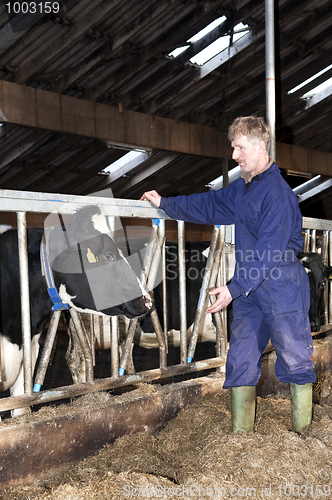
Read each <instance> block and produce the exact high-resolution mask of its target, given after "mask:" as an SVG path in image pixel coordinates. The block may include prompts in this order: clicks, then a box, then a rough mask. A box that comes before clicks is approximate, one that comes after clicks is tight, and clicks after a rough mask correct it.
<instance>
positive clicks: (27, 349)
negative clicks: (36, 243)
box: [17, 212, 32, 394]
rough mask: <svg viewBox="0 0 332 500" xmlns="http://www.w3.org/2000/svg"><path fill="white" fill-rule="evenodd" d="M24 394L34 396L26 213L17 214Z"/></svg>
mask: <svg viewBox="0 0 332 500" xmlns="http://www.w3.org/2000/svg"><path fill="white" fill-rule="evenodd" d="M17 237H18V255H19V269H20V293H21V324H22V343H23V371H24V392H25V393H26V394H32V358H31V322H30V295H29V269H28V242H27V223H26V212H17Z"/></svg>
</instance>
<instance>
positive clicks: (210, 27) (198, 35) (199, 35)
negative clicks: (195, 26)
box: [187, 16, 227, 43]
mask: <svg viewBox="0 0 332 500" xmlns="http://www.w3.org/2000/svg"><path fill="white" fill-rule="evenodd" d="M226 19H227V17H226V16H221V17H218V19H215V20H214V21H212V23H210V24H208V25H207V26H205V28H203V29H202V30H201V31H199V32H198V33H196V35H194V36H192V37H191V38H189V40H187V42H190V43H194V42H197V41H198V40H200V39H201V38H203V36H205V35H207V34H208V33H210V31H212V30H214V28H216V27H217V26H220V24H222V23H223V22H224V21H226Z"/></svg>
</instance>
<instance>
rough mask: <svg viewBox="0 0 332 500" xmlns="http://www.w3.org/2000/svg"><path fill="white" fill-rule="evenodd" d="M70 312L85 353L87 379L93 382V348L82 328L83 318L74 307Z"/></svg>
mask: <svg viewBox="0 0 332 500" xmlns="http://www.w3.org/2000/svg"><path fill="white" fill-rule="evenodd" d="M69 312H70V315H71V317H72V320H73V323H74V327H75V328H76V331H77V335H78V338H79V339H80V344H81V347H82V350H83V354H84V359H85V380H86V382H92V381H93V362H92V355H91V348H90V346H89V343H88V339H87V336H86V333H85V331H84V330H83V328H82V324H81V320H80V317H79V314H78V312H77V311H76V310H75V309H73V308H71V309H69ZM93 347H94V346H93Z"/></svg>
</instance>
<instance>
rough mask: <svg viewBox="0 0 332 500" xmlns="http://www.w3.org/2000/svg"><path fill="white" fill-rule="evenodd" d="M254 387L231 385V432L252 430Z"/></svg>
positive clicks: (253, 420)
mask: <svg viewBox="0 0 332 500" xmlns="http://www.w3.org/2000/svg"><path fill="white" fill-rule="evenodd" d="M255 406H256V387H252V386H248V385H245V386H242V387H231V411H232V432H252V431H253V430H254V422H255Z"/></svg>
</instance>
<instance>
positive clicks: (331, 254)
mask: <svg viewBox="0 0 332 500" xmlns="http://www.w3.org/2000/svg"><path fill="white" fill-rule="evenodd" d="M329 266H332V231H329ZM329 292H330V293H329V325H330V324H331V323H332V281H331V280H329Z"/></svg>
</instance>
